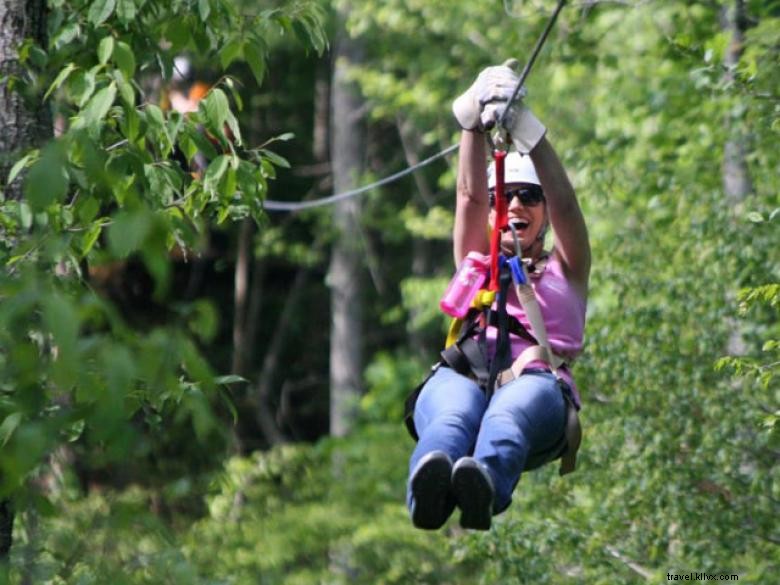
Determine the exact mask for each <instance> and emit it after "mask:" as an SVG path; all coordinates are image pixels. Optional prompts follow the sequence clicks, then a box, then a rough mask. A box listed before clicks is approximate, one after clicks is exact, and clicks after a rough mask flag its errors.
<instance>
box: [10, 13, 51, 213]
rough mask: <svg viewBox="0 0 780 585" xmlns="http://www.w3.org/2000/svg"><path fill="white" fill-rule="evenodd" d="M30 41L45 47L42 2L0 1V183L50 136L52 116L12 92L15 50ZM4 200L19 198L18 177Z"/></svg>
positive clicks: (18, 72) (17, 74) (18, 74)
mask: <svg viewBox="0 0 780 585" xmlns="http://www.w3.org/2000/svg"><path fill="white" fill-rule="evenodd" d="M26 38H32V39H33V40H35V42H36V43H38V44H39V45H40V46H41V47H43V48H44V49H45V48H46V2H45V0H3V2H0V128H2V132H0V184H3V183H5V181H6V178H7V177H8V171H9V170H10V168H11V167H12V166H13V164H14V162H16V160H18V159H19V158H20V157H21V155H22V154H23V153H24V151H25V150H27V149H29V148H32V147H34V146H40V144H41V142H42V141H43V140H45V139H47V138H51V136H52V123H51V113H50V112H49V109H48V107H47V106H46V105H44V104H43V102H42V101H39V102H37V103H36V104H34V105H33V104H30V103H26V102H25V101H24V99H23V98H22V96H21V95H19V93H17V92H16V91H14V89H13V82H14V80H16V81H17V82H18V81H19V80H21V79H22V77H23V74H22V65H21V63H19V55H18V52H17V51H18V48H19V47H21V46H22V42H23V41H24V40H25V39H26ZM4 191H5V197H6V198H7V199H19V198H20V197H21V194H22V192H21V180H20V178H17V179H16V180H15V181H14V182H13V183H12V184H11V185H9V186H8V187H6V188H5V189H4Z"/></svg>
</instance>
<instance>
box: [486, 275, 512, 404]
mask: <svg viewBox="0 0 780 585" xmlns="http://www.w3.org/2000/svg"><path fill="white" fill-rule="evenodd" d="M511 284H512V275H511V274H510V272H509V267H508V266H505V267H504V269H503V270H501V274H500V275H499V277H498V289H499V290H498V302H497V308H498V311H497V313H498V338H497V339H496V353H495V355H494V356H493V361H492V362H491V364H490V377H489V378H488V383H487V386H486V388H485V391H486V394H487V398H488V400H490V397H491V396H493V391H494V390H495V385H496V378H498V374H499V372H501V370H505V369H506V368H508V367H509V366H511V365H512V349H511V347H510V344H509V319H508V317H507V313H506V297H507V293H508V292H509V287H510V285H511Z"/></svg>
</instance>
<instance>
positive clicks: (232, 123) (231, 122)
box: [226, 110, 242, 146]
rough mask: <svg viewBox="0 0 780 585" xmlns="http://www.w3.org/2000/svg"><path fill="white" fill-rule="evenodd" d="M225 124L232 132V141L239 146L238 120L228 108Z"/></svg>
mask: <svg viewBox="0 0 780 585" xmlns="http://www.w3.org/2000/svg"><path fill="white" fill-rule="evenodd" d="M226 122H227V125H228V128H230V132H231V134H233V142H234V143H235V144H236V146H241V144H242V140H241V128H239V126H238V120H237V119H236V117H235V116H234V115H233V112H231V111H230V110H228V116H227V121H226Z"/></svg>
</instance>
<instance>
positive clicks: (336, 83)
mask: <svg viewBox="0 0 780 585" xmlns="http://www.w3.org/2000/svg"><path fill="white" fill-rule="evenodd" d="M348 13H349V4H347V5H345V6H343V7H342V8H341V11H340V13H339V18H340V19H341V20H342V21H343V19H344V18H345V16H346V14H348ZM361 59H362V48H361V46H360V41H359V40H357V39H353V38H351V37H350V36H349V35H347V34H345V33H343V32H342V33H341V34H339V36H338V38H337V40H336V43H335V48H334V55H333V81H332V83H331V88H332V89H331V92H332V93H331V122H330V131H331V146H330V152H331V166H332V172H333V186H334V190H335V192H336V193H342V192H344V191H348V190H349V189H352V188H354V187H355V186H356V185H357V183H358V180H359V178H360V177H361V175H362V169H363V159H364V152H365V138H364V135H365V130H364V115H365V109H364V106H363V101H362V99H361V97H360V94H359V90H358V88H357V87H356V86H355V84H354V82H352V81H351V80H350V78H349V75H350V71H351V68H352V67H354V66H355V65H358V64H359V63H360V62H361ZM360 210H361V203H360V200H359V199H357V198H355V197H353V198H349V199H344V200H342V201H340V202H338V203H337V204H336V205H335V206H334V208H333V225H334V227H335V229H336V240H335V242H334V244H333V250H332V252H331V261H330V269H329V271H328V283H329V285H330V287H331V320H332V325H331V337H330V391H331V399H330V400H331V410H330V432H331V434H332V435H334V436H336V437H341V436H344V435H345V434H346V433H347V432H348V431H349V429H350V428H351V427H352V425H353V423H354V419H355V415H356V408H357V402H358V400H359V397H360V394H361V388H362V381H361V379H362V375H363V333H362V328H363V300H362V298H361V297H362V294H363V287H362V278H363V274H362V273H363V268H362V266H363V262H362V258H363V254H362V253H361V247H360V242H361V231H362V226H361V223H360V222H361V216H360Z"/></svg>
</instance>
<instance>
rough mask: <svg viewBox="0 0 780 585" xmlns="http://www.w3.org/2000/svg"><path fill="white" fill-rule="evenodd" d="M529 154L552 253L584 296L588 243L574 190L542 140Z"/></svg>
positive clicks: (588, 261) (557, 161) (588, 273)
mask: <svg viewBox="0 0 780 585" xmlns="http://www.w3.org/2000/svg"><path fill="white" fill-rule="evenodd" d="M530 154H531V160H533V163H534V166H535V167H536V173H537V174H538V175H539V181H540V182H541V183H542V189H543V190H544V194H545V198H546V199H547V213H548V215H549V218H550V224H551V225H552V228H553V231H554V232H555V250H556V253H557V254H558V256H559V257H560V259H561V263H562V264H563V267H564V270H565V271H566V274H567V276H568V277H569V279H570V280H571V281H572V283H573V284H575V285H576V286H577V288H579V289H580V290H581V291H582V292H583V295H584V294H586V293H587V289H588V277H589V276H590V262H591V258H590V243H589V241H588V229H587V227H586V225H585V218H584V217H583V216H582V211H581V210H580V205H579V203H578V202H577V196H576V195H575V194H574V188H573V187H572V185H571V183H570V182H569V178H568V177H567V176H566V171H565V170H564V168H563V165H562V164H561V161H560V160H559V159H558V155H557V154H556V153H555V149H554V148H553V147H552V145H551V144H550V143H549V141H548V140H547V138H546V137H545V138H542V139H541V140H540V141H539V143H538V144H537V145H536V146H535V147H534V148H533V150H531V153H530Z"/></svg>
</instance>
